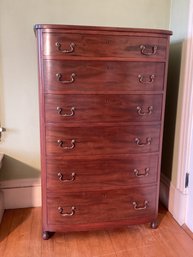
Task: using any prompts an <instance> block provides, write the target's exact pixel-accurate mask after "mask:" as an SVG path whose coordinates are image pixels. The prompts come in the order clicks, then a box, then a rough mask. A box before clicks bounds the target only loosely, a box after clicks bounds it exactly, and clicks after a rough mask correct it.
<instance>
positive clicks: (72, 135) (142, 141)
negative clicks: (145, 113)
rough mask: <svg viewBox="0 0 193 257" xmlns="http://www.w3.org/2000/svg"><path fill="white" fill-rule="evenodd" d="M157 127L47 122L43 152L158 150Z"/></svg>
mask: <svg viewBox="0 0 193 257" xmlns="http://www.w3.org/2000/svg"><path fill="white" fill-rule="evenodd" d="M159 139H160V126H159V125H156V126H155V125H154V126H122V127H121V126H117V127H116V126H108V127H100V126H99V127H69V128H65V127H59V126H54V125H47V127H46V152H47V155H52V154H53V155H61V156H62V155H73V156H79V155H83V156H85V155H86V156H87V155H103V154H127V153H128V154H129V153H149V152H157V151H159Z"/></svg>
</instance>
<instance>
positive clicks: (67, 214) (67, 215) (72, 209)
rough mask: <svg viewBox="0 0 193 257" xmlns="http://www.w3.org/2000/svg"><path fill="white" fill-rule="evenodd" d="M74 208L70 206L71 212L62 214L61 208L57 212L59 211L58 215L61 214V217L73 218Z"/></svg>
mask: <svg viewBox="0 0 193 257" xmlns="http://www.w3.org/2000/svg"><path fill="white" fill-rule="evenodd" d="M75 209H76V208H75V207H74V206H72V207H71V212H64V209H63V208H62V207H60V206H59V207H58V211H59V213H60V214H61V216H63V217H71V216H73V215H74V214H75Z"/></svg>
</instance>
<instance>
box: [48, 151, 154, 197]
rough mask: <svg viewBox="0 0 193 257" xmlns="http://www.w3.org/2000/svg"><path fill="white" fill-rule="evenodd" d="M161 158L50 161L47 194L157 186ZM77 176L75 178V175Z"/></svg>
mask: <svg viewBox="0 0 193 257" xmlns="http://www.w3.org/2000/svg"><path fill="white" fill-rule="evenodd" d="M157 169H158V155H155V154H153V155H150V154H148V155H141V154H140V155H124V156H123V155H119V156H117V155H116V156H113V158H112V157H107V156H105V158H103V159H102V158H92V159H89V160H88V158H78V159H77V158H76V159H75V158H74V157H70V158H68V159H66V160H63V158H62V159H50V158H49V159H48V160H47V191H48V192H53V191H60V192H64V191H69V190H70V191H75V192H76V191H77V188H78V189H79V190H81V191H85V190H86V191H87V190H91V189H93V188H96V189H97V188H98V189H99V190H101V189H119V188H121V187H128V186H129V187H143V186H144V185H145V184H151V183H157V182H158V174H157ZM73 174H74V175H73Z"/></svg>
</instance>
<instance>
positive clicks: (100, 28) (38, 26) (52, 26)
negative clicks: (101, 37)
mask: <svg viewBox="0 0 193 257" xmlns="http://www.w3.org/2000/svg"><path fill="white" fill-rule="evenodd" d="M38 29H52V30H54V29H65V30H68V29H69V30H71V29H77V30H98V31H112V32H113V31H117V32H119V31H120V32H136V33H137V32H144V33H156V34H167V35H172V31H170V30H163V29H147V28H126V27H125V28H124V27H103V26H82V25H61V24H35V25H34V31H35V32H36V31H37V30H38Z"/></svg>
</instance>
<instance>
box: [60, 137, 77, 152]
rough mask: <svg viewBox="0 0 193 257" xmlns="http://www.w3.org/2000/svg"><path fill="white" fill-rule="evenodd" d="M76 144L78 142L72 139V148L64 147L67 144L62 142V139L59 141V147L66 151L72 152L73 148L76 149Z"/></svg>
mask: <svg viewBox="0 0 193 257" xmlns="http://www.w3.org/2000/svg"><path fill="white" fill-rule="evenodd" d="M75 142H76V141H75V140H74V139H72V140H71V145H70V146H64V144H65V142H64V141H62V140H60V139H58V141H57V143H58V145H59V147H61V148H63V149H65V150H71V149H73V148H74V147H75Z"/></svg>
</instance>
